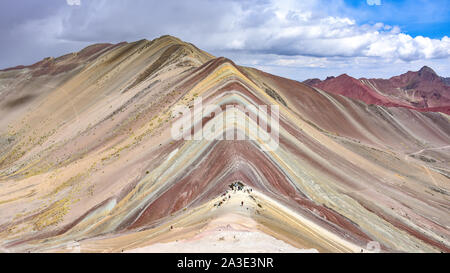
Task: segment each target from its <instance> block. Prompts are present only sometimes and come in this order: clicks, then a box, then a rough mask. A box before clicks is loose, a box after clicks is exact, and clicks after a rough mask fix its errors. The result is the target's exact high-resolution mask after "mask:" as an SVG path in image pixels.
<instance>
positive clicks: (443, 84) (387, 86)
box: [304, 66, 450, 114]
mask: <svg viewBox="0 0 450 273" xmlns="http://www.w3.org/2000/svg"><path fill="white" fill-rule="evenodd" d="M304 83H305V84H308V85H310V86H313V87H317V88H320V89H322V90H324V91H326V92H329V93H333V94H339V95H343V96H346V97H349V98H352V99H357V100H361V101H363V102H365V103H367V104H376V105H383V106H393V107H406V108H411V109H415V110H418V111H424V112H442V113H446V114H450V85H449V79H448V78H443V77H440V76H438V75H437V74H436V72H434V70H433V69H431V68H430V67H427V66H424V67H422V68H421V69H420V70H419V71H417V72H413V71H408V72H407V73H404V74H401V75H399V76H395V77H392V78H390V79H366V78H360V79H355V78H353V77H350V76H348V75H347V74H342V75H340V76H338V77H328V78H327V79H325V80H324V81H321V80H319V79H309V80H306V81H304Z"/></svg>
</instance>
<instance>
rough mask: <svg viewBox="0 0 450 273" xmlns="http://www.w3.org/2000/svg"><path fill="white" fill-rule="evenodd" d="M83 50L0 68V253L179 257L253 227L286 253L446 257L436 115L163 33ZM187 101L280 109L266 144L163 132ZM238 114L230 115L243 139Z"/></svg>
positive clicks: (444, 179)
mask: <svg viewBox="0 0 450 273" xmlns="http://www.w3.org/2000/svg"><path fill="white" fill-rule="evenodd" d="M95 47H99V48H101V49H98V50H96V51H95V53H92V54H90V55H89V54H88V55H89V57H84V58H80V59H78V58H79V57H75V56H79V55H83V54H80V53H81V52H83V51H84V50H82V51H80V53H78V54H72V55H69V56H71V57H70V58H68V57H66V58H67V59H64V58H63V61H64V62H65V63H62V62H63V61H61V59H59V58H58V59H55V60H54V61H52V63H53V64H52V65H49V66H50V67H52V68H51V69H44V70H43V71H45V73H44V72H39V73H37V72H36V71H41V70H42V69H43V68H41V65H34V66H31V67H19V68H15V69H7V70H5V71H2V72H0V79H1V82H0V85H1V89H0V98H1V99H0V104H1V105H2V108H1V109H2V110H1V111H2V118H1V119H0V124H1V127H0V128H1V131H0V136H1V137H0V139H1V141H0V145H1V152H0V211H1V217H0V247H2V250H4V251H17V252H22V251H39V252H41V251H52V252H53V251H74V250H75V251H78V250H79V251H86V252H89V251H114V252H120V251H136V250H137V249H145V247H152V246H155V245H157V246H161V247H162V248H166V249H169V250H170V249H171V250H172V251H179V250H180V249H183V246H188V245H190V242H196V241H199V242H201V241H202V238H215V236H218V238H217V244H218V245H219V246H220V245H221V244H222V243H223V242H222V241H224V240H221V239H220V237H221V236H225V235H226V234H238V239H244V237H243V238H239V236H241V234H254V236H256V237H255V238H266V237H261V236H260V235H258V234H260V233H263V234H266V235H268V236H270V237H272V238H274V239H276V240H278V241H276V242H279V241H281V242H282V243H277V245H279V246H280V248H284V247H285V245H284V244H288V245H290V246H291V247H295V248H296V249H297V250H299V251H301V250H302V249H313V250H318V251H320V252H360V251H361V250H362V251H374V249H372V247H371V246H373V244H372V243H373V241H375V242H377V244H379V245H380V247H381V251H429V252H434V251H446V252H447V251H449V240H450V236H449V235H450V234H449V231H448V228H447V227H448V226H449V224H450V223H449V217H448V213H449V210H448V209H449V208H448V195H449V191H450V190H449V186H448V181H449V177H450V170H449V168H448V161H449V157H450V156H449V153H448V148H449V146H448V143H449V142H450V126H449V119H448V116H446V115H444V114H440V113H433V112H418V111H414V110H411V109H407V108H387V107H384V106H377V105H370V106H369V105H366V104H364V103H362V102H359V101H357V100H352V99H349V98H346V97H342V96H339V95H334V94H329V93H326V92H323V91H321V90H318V89H315V88H311V87H309V86H307V85H305V84H302V83H299V82H296V81H292V80H288V79H284V78H280V77H277V76H274V75H271V74H268V73H265V72H262V71H259V70H256V69H253V68H248V67H241V66H237V65H236V64H234V63H233V62H232V61H231V60H228V59H226V58H223V57H219V58H215V57H213V56H211V55H210V54H208V53H206V52H203V51H201V50H199V49H197V48H196V47H195V46H193V45H191V44H189V43H185V42H183V41H180V40H179V39H177V38H175V37H171V36H163V37H160V38H158V39H155V40H153V41H146V40H142V41H138V42H134V43H120V44H117V45H102V46H95ZM56 60H58V61H56ZM66 64H70V69H63V71H62V72H59V71H60V69H59V67H61V66H64V67H65V65H66ZM54 71H58V72H54ZM24 96H25V97H29V98H30V99H25V100H23V99H22V100H19V102H16V103H12V104H11V101H14V100H17V99H18V98H22V97H24ZM30 96H31V97H30ZM200 97H201V98H202V99H203V105H204V106H206V105H219V106H220V107H221V108H226V107H227V106H231V105H239V106H248V105H253V106H259V105H268V106H269V105H278V106H279V109H280V119H279V146H278V148H277V149H275V150H267V149H264V146H265V145H266V142H265V141H264V140H263V139H261V138H257V139H256V140H239V141H238V140H236V141H230V140H207V139H200V140H183V139H181V140H175V139H172V137H171V128H172V125H173V124H174V123H176V122H177V120H178V118H177V117H175V116H173V115H172V112H173V110H174V109H175V106H176V105H180V104H182V105H186V106H187V107H193V103H194V101H195V99H196V98H200ZM4 105H9V106H8V107H3V106H4ZM239 109H240V108H237V110H236V112H235V115H236V116H237V117H240V118H238V119H237V121H236V123H234V121H229V122H227V124H228V123H233V124H236V125H237V128H238V131H240V132H241V133H242V134H243V135H247V136H248V135H255V131H254V130H253V129H252V130H245V129H243V128H245V124H244V123H243V121H244V120H247V121H248V122H250V123H252V124H254V123H255V122H256V120H252V117H250V119H249V118H247V116H246V113H244V112H243V111H241V110H239ZM221 117H222V116H221V115H218V116H214V117H211V116H208V115H206V113H205V115H202V116H200V117H198V118H196V119H195V120H194V121H195V124H196V125H199V126H201V127H203V128H209V126H210V125H211V124H214V122H216V121H217V120H218V119H219V118H221ZM196 125H193V126H196ZM225 125H226V124H224V126H223V127H219V128H217V131H216V133H217V134H226V133H227V128H228V127H226V126H225ZM251 128H258V125H256V126H255V127H251ZM189 129H190V128H189ZM238 182H239V183H242V184H243V185H245V186H244V189H242V190H231V189H230V185H232V184H233V183H238ZM241 202H243V203H241ZM229 232H231V233H229ZM223 234H225V235H223ZM208 236H212V237H208ZM226 240H229V239H226ZM261 240H263V239H261ZM267 240H268V239H267ZM229 243H230V245H231V247H232V246H233V243H232V242H229ZM163 246H164V247H163ZM170 246H172V248H171V247H170ZM255 247H256V246H255ZM208 249H210V250H211V251H214V247H213V246H211V248H208ZM375 250H376V249H375ZM229 251H233V250H232V249H231V250H229ZM234 251H236V249H235V250H234ZM237 251H239V250H237ZM262 251H273V249H267V248H264V247H263V249H262Z"/></svg>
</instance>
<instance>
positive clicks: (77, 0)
mask: <svg viewBox="0 0 450 273" xmlns="http://www.w3.org/2000/svg"><path fill="white" fill-rule="evenodd" d="M66 3H67V5H69V6H79V5H81V0H66Z"/></svg>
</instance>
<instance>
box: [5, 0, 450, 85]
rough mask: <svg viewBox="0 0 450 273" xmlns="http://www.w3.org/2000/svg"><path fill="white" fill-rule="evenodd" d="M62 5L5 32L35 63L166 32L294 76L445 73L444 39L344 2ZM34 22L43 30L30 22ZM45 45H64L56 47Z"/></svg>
mask: <svg viewBox="0 0 450 273" xmlns="http://www.w3.org/2000/svg"><path fill="white" fill-rule="evenodd" d="M60 3H61V5H62V6H63V7H61V9H59V10H58V12H57V13H55V14H54V15H52V16H46V17H44V18H43V19H42V20H43V22H37V21H36V20H29V22H28V23H27V24H26V25H24V26H23V25H22V27H18V26H17V25H16V26H14V27H13V28H14V29H13V31H10V29H8V31H7V32H6V33H14V37H18V36H21V37H23V41H22V42H21V43H20V44H21V45H24V47H25V45H30V44H32V45H33V46H34V48H33V50H32V51H30V50H22V51H24V52H30V54H35V55H36V56H34V57H33V58H34V60H38V59H42V57H43V56H42V55H43V54H45V55H44V56H50V55H51V56H57V55H56V54H57V53H59V52H61V51H63V52H64V51H68V50H69V49H72V48H79V47H81V45H83V46H84V45H88V44H91V43H96V42H113V43H116V42H121V41H135V40H139V39H142V38H147V39H153V38H155V37H158V36H160V35H163V34H170V35H174V36H178V37H179V38H181V39H183V40H185V41H188V42H192V43H194V44H195V45H196V46H198V47H199V48H202V49H204V50H206V51H209V52H211V53H213V54H214V55H217V56H221V55H224V56H227V57H229V58H231V59H233V60H234V61H236V62H237V63H238V64H243V65H250V66H255V67H264V68H266V69H267V70H269V72H274V73H276V74H283V75H285V76H289V77H293V78H296V79H297V78H302V77H303V76H301V75H300V73H310V72H311V73H313V72H314V73H316V72H317V73H318V74H314V75H324V74H332V73H334V72H336V71H340V72H341V73H344V72H348V71H355V72H357V73H361V74H365V75H366V76H371V75H372V74H373V73H374V71H378V72H377V73H378V74H376V75H384V74H383V73H387V72H392V69H391V68H393V67H395V68H396V69H399V71H397V72H396V73H393V74H391V75H395V74H399V73H402V72H404V71H405V69H406V68H407V67H408V68H411V69H412V68H413V67H418V68H420V66H421V65H428V66H431V67H433V68H434V69H435V70H436V71H437V72H438V73H440V72H441V71H443V72H441V73H443V74H442V75H443V76H448V75H449V72H450V62H449V59H450V39H449V38H448V37H447V36H445V37H443V38H441V39H431V38H428V37H422V36H417V37H412V36H410V35H408V34H405V33H404V32H402V30H401V29H400V28H399V27H398V26H396V25H387V24H385V23H383V22H377V21H375V22H373V23H370V24H363V25H362V24H359V23H358V20H356V18H353V17H352V16H350V15H344V14H348V13H344V12H341V11H340V8H341V7H342V5H345V4H344V2H343V1H342V0H336V1H323V0H304V1H294V0H264V1H261V0H248V1H240V0H216V1H208V0H190V1H164V2H159V1H157V0H133V5H130V4H129V3H128V2H127V1H119V0H101V1H94V0H92V1H84V2H83V5H81V2H80V1H79V0H68V1H67V4H68V5H77V3H79V4H80V6H79V8H68V7H67V6H66V3H64V2H60ZM387 4H388V3H386V5H387ZM118 18H120V20H118ZM123 22H126V24H124V23H123ZM36 23H39V25H40V26H42V27H39V28H37V27H35V25H36ZM11 35H12V34H11ZM41 37H44V38H45V39H41ZM41 40H42V41H41ZM36 41H37V42H36ZM50 43H51V44H59V45H61V44H62V45H63V46H61V47H60V48H58V50H55V49H54V48H52V47H51V46H50V45H49V44H50ZM15 44H19V43H15ZM2 47H3V48H5V47H6V44H4V45H3V46H0V48H2ZM14 48H16V47H14ZM3 52H14V49H9V51H8V50H6V51H5V50H0V57H1V58H0V60H1V61H2V63H3V64H5V63H7V61H6V60H8V63H11V64H13V65H16V64H19V63H18V61H15V60H18V57H17V58H15V59H14V58H12V57H10V56H23V54H22V53H21V54H18V53H16V54H11V53H9V54H6V53H3ZM42 52H45V53H42ZM23 59H25V57H23ZM23 59H20V60H23ZM20 63H24V62H23V61H20ZM381 68H383V69H381ZM305 69H306V70H305ZM277 71H278V72H277ZM295 71H297V73H295ZM305 71H306V72H305ZM295 75H298V76H295ZM358 75H360V74H358ZM307 77H309V76H307Z"/></svg>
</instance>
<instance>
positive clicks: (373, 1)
mask: <svg viewBox="0 0 450 273" xmlns="http://www.w3.org/2000/svg"><path fill="white" fill-rule="evenodd" d="M366 2H367V5H369V6H373V5H377V6H379V5H381V0H367V1H366Z"/></svg>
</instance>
